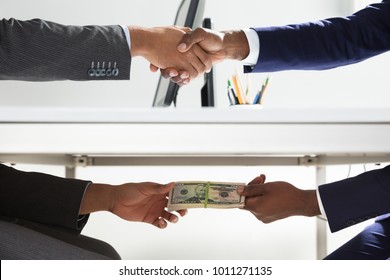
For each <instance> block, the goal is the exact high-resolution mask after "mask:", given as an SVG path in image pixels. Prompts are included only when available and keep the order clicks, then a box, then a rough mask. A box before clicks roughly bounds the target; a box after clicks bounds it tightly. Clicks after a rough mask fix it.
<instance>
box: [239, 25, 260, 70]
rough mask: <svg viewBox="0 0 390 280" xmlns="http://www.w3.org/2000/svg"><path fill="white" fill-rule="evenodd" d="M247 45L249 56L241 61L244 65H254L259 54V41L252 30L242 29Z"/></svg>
mask: <svg viewBox="0 0 390 280" xmlns="http://www.w3.org/2000/svg"><path fill="white" fill-rule="evenodd" d="M242 31H244V33H245V35H246V39H247V40H248V44H249V55H248V56H247V57H246V58H244V59H243V60H241V63H243V64H244V65H256V64H257V61H258V59H259V54H260V39H259V36H258V35H257V32H256V31H255V30H253V29H243V30H242Z"/></svg>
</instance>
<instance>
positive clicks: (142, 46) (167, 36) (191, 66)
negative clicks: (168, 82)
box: [128, 26, 212, 80]
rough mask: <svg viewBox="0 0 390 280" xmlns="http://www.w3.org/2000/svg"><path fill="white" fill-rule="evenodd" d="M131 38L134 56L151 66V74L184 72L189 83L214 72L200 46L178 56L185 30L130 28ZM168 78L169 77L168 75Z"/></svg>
mask: <svg viewBox="0 0 390 280" xmlns="http://www.w3.org/2000/svg"><path fill="white" fill-rule="evenodd" d="M128 28H129V31H130V38H131V50H130V51H131V55H132V56H133V57H135V56H143V57H144V58H146V59H147V60H148V61H149V62H150V63H151V65H153V67H152V66H151V70H152V71H156V70H155V69H158V68H160V69H167V68H170V69H174V70H175V71H185V73H186V74H188V77H187V78H188V79H189V80H192V79H194V78H196V77H197V76H199V75H200V74H202V73H204V72H205V71H207V70H209V69H211V67H212V61H211V58H210V57H209V56H208V55H207V53H206V52H205V51H203V50H202V49H201V48H200V47H199V46H195V47H194V48H191V50H190V51H188V52H179V51H178V50H177V46H178V45H179V42H180V41H181V39H182V38H183V35H185V34H186V32H189V31H190V30H191V29H189V28H186V27H177V26H170V27H154V28H144V27H136V26H129V27H128ZM167 75H169V74H167Z"/></svg>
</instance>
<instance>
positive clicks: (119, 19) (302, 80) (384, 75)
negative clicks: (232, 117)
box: [0, 0, 390, 259]
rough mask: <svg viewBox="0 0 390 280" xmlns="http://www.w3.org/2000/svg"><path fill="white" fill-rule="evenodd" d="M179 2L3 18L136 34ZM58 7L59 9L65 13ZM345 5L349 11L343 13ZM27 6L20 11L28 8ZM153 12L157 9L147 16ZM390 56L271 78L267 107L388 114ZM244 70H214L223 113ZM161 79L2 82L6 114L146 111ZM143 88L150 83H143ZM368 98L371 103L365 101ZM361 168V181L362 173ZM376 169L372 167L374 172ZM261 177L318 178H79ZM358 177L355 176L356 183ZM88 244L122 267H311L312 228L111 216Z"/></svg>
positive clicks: (274, 11)
mask: <svg viewBox="0 0 390 280" xmlns="http://www.w3.org/2000/svg"><path fill="white" fill-rule="evenodd" d="M179 2H180V0H170V1H161V0H142V1H129V0H111V1H99V0H83V1H80V0H67V1H63V2H59V1H50V0H35V1H27V0H24V1H15V0H2V12H1V15H2V17H4V18H9V17H15V18H18V19H30V18H34V17H40V18H44V19H47V20H52V21H56V22H59V23H64V24H80V25H86V24H117V23H118V24H134V25H144V26H159V25H170V24H171V23H172V22H173V19H174V16H175V12H176V8H177V6H178V4H179ZM59 3H60V4H59ZM346 3H347V4H346ZM350 4H351V2H350V1H349V0H348V2H347V1H346V0H342V1H340V0H296V1H290V0H272V1H271V0H242V1H233V0H210V1H208V3H207V6H206V16H209V17H211V18H212V19H213V21H214V23H215V28H216V29H218V30H224V29H237V28H244V27H250V26H267V25H279V24H287V23H298V22H302V21H308V20H316V19H320V18H325V17H330V16H339V15H346V14H348V13H350V12H351V11H350V10H351V7H352V5H350ZM21 5H22V6H23V8H21ZM152 6H153V7H154V8H153V9H151V8H150V7H152ZM389 62H390V55H389V54H385V55H382V56H380V57H377V58H374V59H371V60H369V61H366V62H363V63H361V64H359V65H354V66H348V67H344V68H340V69H335V70H329V71H323V72H316V71H312V72H304V71H286V72H281V73H274V74H272V76H271V77H272V82H271V86H270V90H269V93H268V95H267V98H266V100H265V102H266V103H265V106H269V107H278V106H294V107H316V106H320V107H321V106H325V107H327V106H329V107H330V106H332V107H333V106H346V107H349V106H358V107H360V106H361V107H367V106H368V107H382V106H389V105H388V104H390V102H389V101H390V95H388V94H387V95H386V90H388V88H389V74H388V71H387V72H386V71H384V66H385V65H389ZM236 66H237V64H236V63H234V62H226V63H224V64H221V65H218V66H216V67H215V70H216V78H217V92H218V95H217V105H218V106H219V107H224V106H228V101H227V98H226V94H225V84H226V79H227V78H228V77H230V75H231V74H232V73H233V72H234V70H235V67H236ZM266 76H267V73H263V74H253V75H252V76H251V79H252V84H253V85H256V84H257V85H260V84H261V83H262V82H263V80H264V79H265V77H266ZM157 79H158V76H157V75H156V74H152V73H150V72H149V70H148V63H147V62H146V61H144V60H142V59H140V58H137V59H135V60H134V61H133V65H132V80H131V81H130V82H129V81H121V82H112V81H111V82H110V81H107V82H83V83H81V82H79V83H78V82H48V83H31V82H28V83H27V82H15V81H2V82H1V83H0V107H1V106H20V105H21V106H59V107H61V106H78V107H94V106H98V107H100V106H108V107H123V106H124V107H149V106H150V105H151V103H152V100H153V95H154V90H155V88H156V85H157ZM145 81H148V82H147V83H145ZM200 85H201V80H199V81H196V82H194V83H193V84H192V85H189V86H188V87H187V88H184V89H183V90H182V92H181V93H180V96H179V99H178V104H179V106H181V107H198V106H199V104H200V101H199V95H198V89H199V87H200ZM368 97H369V98H368ZM17 167H18V168H21V169H26V170H36V171H43V172H48V173H52V174H56V175H59V176H63V175H64V173H63V170H62V168H60V167H46V166H24V165H18V166H17ZM361 168H362V167H361V166H359V167H357V169H358V170H357V171H355V173H359V169H361ZM372 168H375V167H372ZM347 170H348V167H346V166H338V167H332V168H331V169H330V173H329V178H328V179H329V180H330V181H333V180H338V179H342V178H345V177H346V176H347V175H346V174H347V173H348V171H347ZM260 172H264V173H265V174H267V176H268V180H271V181H272V180H286V181H289V182H291V183H293V184H295V185H296V186H298V187H300V188H304V189H310V188H314V187H315V178H314V170H313V169H312V168H308V167H289V168H286V167H267V166H265V167H263V166H262V167H224V168H222V167H215V168H210V167H208V168H202V167H169V168H167V167H151V168H136V167H110V168H102V167H89V168H81V169H79V171H78V177H79V178H84V179H90V180H93V181H95V182H107V183H113V184H115V183H123V182H127V181H135V182H136V181H157V182H168V181H175V180H191V179H194V180H221V181H243V182H248V181H249V180H251V179H252V178H253V177H255V176H257V175H258V174H259V173H260ZM352 175H353V174H352ZM363 226H364V224H361V225H357V226H355V227H353V228H351V229H348V230H346V231H343V232H341V233H337V234H332V235H331V236H330V239H329V251H332V250H333V249H334V248H336V247H337V246H338V245H340V244H342V243H343V242H344V241H346V240H347V239H348V238H349V237H350V236H352V235H354V234H355V232H358V231H359V230H360V229H361V228H362V227H363ZM84 234H87V235H91V236H94V237H97V238H101V239H103V240H105V241H107V242H109V243H111V244H112V245H113V246H114V247H115V248H116V249H117V250H118V251H119V252H120V254H121V255H122V257H123V258H124V259H314V258H315V218H303V217H293V218H290V219H286V220H283V221H279V222H276V223H272V224H269V225H264V224H262V223H260V222H258V221H257V220H256V219H255V218H254V217H253V216H252V215H251V214H249V213H248V212H245V211H240V210H203V209H195V210H192V211H190V213H189V215H188V216H187V217H185V218H183V219H181V220H180V222H179V223H178V224H176V225H171V226H169V227H168V229H166V230H158V229H156V228H153V227H152V226H149V225H144V224H140V223H128V222H124V221H122V220H119V219H117V218H116V217H113V216H112V215H110V214H107V213H97V214H94V215H92V217H91V220H90V222H89V223H88V225H87V227H86V228H85V230H84Z"/></svg>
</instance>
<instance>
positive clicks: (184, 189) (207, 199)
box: [168, 181, 245, 211]
mask: <svg viewBox="0 0 390 280" xmlns="http://www.w3.org/2000/svg"><path fill="white" fill-rule="evenodd" d="M244 185H245V183H231V182H208V181H181V182H176V186H175V187H174V188H173V189H172V190H171V191H170V193H169V200H168V211H175V210H179V209H188V208H242V207H243V206H244V203H245V197H243V196H240V195H239V194H238V193H237V188H238V187H239V186H244Z"/></svg>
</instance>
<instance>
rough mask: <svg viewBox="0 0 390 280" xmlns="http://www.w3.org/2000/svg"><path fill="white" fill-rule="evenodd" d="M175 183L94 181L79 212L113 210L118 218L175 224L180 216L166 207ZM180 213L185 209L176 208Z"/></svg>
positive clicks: (184, 211) (154, 223) (160, 224)
mask: <svg viewBox="0 0 390 280" xmlns="http://www.w3.org/2000/svg"><path fill="white" fill-rule="evenodd" d="M174 186H175V184H174V183H170V184H167V185H161V184H157V183H151V182H146V183H127V184H123V185H118V186H113V185H106V184H91V185H90V186H89V187H88V189H87V191H86V194H85V196H84V199H83V202H82V205H81V210H80V214H87V213H92V212H97V211H110V212H112V213H113V214H115V215H117V216H118V217H120V218H122V219H124V220H127V221H133V222H144V223H149V224H152V225H154V226H156V227H159V228H165V227H167V222H171V223H176V222H177V221H178V217H177V216H176V215H175V214H172V213H170V212H168V211H166V210H165V207H166V206H167V202H168V199H167V196H168V193H169V191H170V190H171V189H172V188H173V187H174ZM177 212H178V213H179V214H180V215H181V216H184V215H185V214H186V210H179V211H177Z"/></svg>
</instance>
